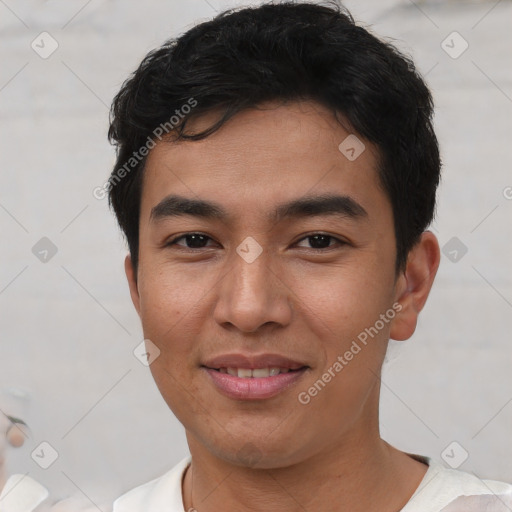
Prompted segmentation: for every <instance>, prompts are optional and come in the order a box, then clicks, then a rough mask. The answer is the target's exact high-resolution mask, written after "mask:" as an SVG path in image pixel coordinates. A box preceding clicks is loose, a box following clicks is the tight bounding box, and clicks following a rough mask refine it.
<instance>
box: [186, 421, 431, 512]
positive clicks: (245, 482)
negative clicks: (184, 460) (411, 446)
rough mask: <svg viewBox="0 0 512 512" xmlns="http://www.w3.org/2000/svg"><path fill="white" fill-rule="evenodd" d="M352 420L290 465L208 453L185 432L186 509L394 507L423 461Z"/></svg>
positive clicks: (385, 510) (362, 510)
mask: <svg viewBox="0 0 512 512" xmlns="http://www.w3.org/2000/svg"><path fill="white" fill-rule="evenodd" d="M361 432H364V430H361V429H360V428H358V426H354V428H353V429H352V432H350V433H347V434H346V435H344V436H343V438H342V439H340V440H338V442H337V443H336V444H335V445H333V444H330V445H329V446H328V447H327V448H326V449H325V450H323V451H322V452H321V453H320V452H319V453H316V454H315V455H313V456H311V457H309V458H307V459H304V460H302V461H300V462H298V463H295V464H293V465H288V466H285V467H279V468H272V469H254V468H248V467H241V466H238V465H234V464H232V463H230V462H228V461H226V460H225V459H221V458H219V457H217V456H215V455H213V454H212V453H210V452H209V451H208V450H207V449H206V448H205V447H204V445H202V444H201V443H199V442H198V441H197V440H196V439H195V438H194V437H193V436H192V435H191V434H190V433H188V432H187V439H188V442H189V448H190V452H191V456H192V463H191V465H190V467H189V469H188V470H187V472H186V474H185V478H184V480H183V502H184V505H185V510H186V511H189V510H191V509H192V510H196V509H197V510H200V511H201V512H213V511H218V510H223V511H225V512H235V511H236V512H260V511H261V512H263V511H268V510H280V511H281V512H303V511H304V510H336V512H348V511H350V512H374V511H375V512H377V511H378V512H397V511H399V510H401V509H402V508H403V507H404V506H405V504H406V503H407V501H409V499H410V497H411V496H412V494H413V493H414V491H415V490H416V489H417V487H418V486H419V484H420V482H421V480H422V478H423V476H424V475H425V473H426V471H427V466H426V465H424V464H422V463H421V462H418V461H416V460H415V459H413V458H411V457H409V456H408V455H406V454H405V453H403V452H400V451H399V450H397V449H395V448H393V447H392V446H390V445H389V444H388V443H386V442H385V441H383V440H382V439H381V438H380V436H379V435H378V427H377V435H371V436H370V437H368V436H367V435H364V434H361Z"/></svg>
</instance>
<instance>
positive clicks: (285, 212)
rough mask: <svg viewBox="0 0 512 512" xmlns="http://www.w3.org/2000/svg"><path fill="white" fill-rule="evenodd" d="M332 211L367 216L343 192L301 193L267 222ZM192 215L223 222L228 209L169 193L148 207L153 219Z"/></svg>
mask: <svg viewBox="0 0 512 512" xmlns="http://www.w3.org/2000/svg"><path fill="white" fill-rule="evenodd" d="M327 215H333V216H338V217H343V218H347V217H348V218H350V219H354V220H358V219H363V218H367V217H368V212H367V211H366V210H365V209H364V208H363V207H362V206H361V205H360V204H359V203H358V202H356V201H355V200H354V199H352V198H351V197H349V196H344V195H332V194H323V195H317V196H304V197H300V198H298V199H294V200H292V201H289V202H286V203H282V204H280V205H278V206H277V207H276V209H275V210H274V211H272V212H270V213H269V214H268V215H267V219H268V220H269V221H270V222H275V223H278V222H280V221H282V220H284V219H290V218H293V219H297V218H307V217H317V216H327ZM182 216H192V217H199V218H202V219H212V220H213V219H214V220H220V221H223V222H227V221H228V220H230V219H231V216H230V215H229V214H228V212H227V211H226V210H225V209H224V208H223V207H222V206H221V205H220V204H218V203H215V202H211V201H205V200H203V199H191V198H187V197H183V196H179V195H169V196H167V197H165V198H164V199H162V201H160V202H159V203H158V204H157V205H156V206H154V207H153V208H152V209H151V215H150V220H151V221H154V222H157V221H160V220H163V219H166V218H169V217H182Z"/></svg>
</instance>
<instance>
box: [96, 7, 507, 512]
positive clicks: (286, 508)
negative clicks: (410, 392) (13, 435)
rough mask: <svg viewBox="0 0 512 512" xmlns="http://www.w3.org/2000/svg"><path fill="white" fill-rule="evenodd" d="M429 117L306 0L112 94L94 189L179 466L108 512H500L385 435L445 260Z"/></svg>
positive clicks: (381, 60) (357, 34) (452, 474)
mask: <svg viewBox="0 0 512 512" xmlns="http://www.w3.org/2000/svg"><path fill="white" fill-rule="evenodd" d="M432 113H433V105H432V99H431V95H430V92H429V90H428V88H427V87H426V85H425V84H424V82H423V80H422V79H421V77H420V76H419V75H418V74H417V72H416V71H415V68H414V66H413V64H412V62H411V61H410V60H408V59H407V58H406V57H404V56H403V55H401V54H400V53H399V52H398V51H397V50H396V49H395V48H393V47H392V46H390V45H388V44H385V43H383V42H381V41H379V40H378V39H377V38H375V37H374V36H373V35H371V34H370V33H368V32H367V31H366V30H364V29H362V28H360V27H357V26H356V25H355V24H354V22H353V20H352V19H351V17H350V15H349V14H348V13H347V12H346V11H343V10H342V9H339V8H336V7H335V6H330V7H326V6H320V5H314V4H307V3H303V4H300V3H299V4H297V3H280V4H277V5H271V4H268V5H263V6H261V7H258V8H247V9H242V10H238V11H233V12H229V13H224V14H222V15H220V16H217V17H216V18H215V19H214V20H212V21H210V22H207V23H202V24H200V25H198V26H196V27H194V28H192V29H191V30H189V31H188V32H187V33H185V34H184V35H183V36H181V37H180V38H178V39H177V40H172V41H169V42H168V43H166V44H165V45H163V46H162V47H161V48H159V49H157V50H155V51H153V52H151V53H150V54H149V55H148V56H147V57H146V58H145V59H144V60H143V62H142V63H141V65H140V67H139V68H138V70H137V71H136V72H135V73H134V74H133V76H132V77H130V79H129V80H127V81H126V82H125V84H124V85H123V87H122V89H121V91H120V92H119V94H118V95H117V97H116V98H115V100H114V103H113V108H112V121H111V126H110V137H111V140H112V141H114V142H115V143H116V145H117V149H118V153H117V162H116V165H115V167H114V170H113V171H112V174H111V176H110V178H109V181H108V182H107V186H106V189H105V190H106V191H108V192H109V197H110V202H111V205H112V207H113V209H114V211H115V214H116V216H117V219H118V221H119V224H120V226H121V228H122V230H123V232H124V233H125V235H126V238H127V241H128V245H129V250H130V254H129V256H127V258H126V262H125V268H126V275H127V278H128V282H129V285H130V293H131V297H132V300H133V303H134V306H135V308H136V310H137V312H138V314H139V315H140V318H141V322H142V327H143V331H144V337H145V339H146V347H147V356H148V360H149V362H150V369H151V371H152V374H153V376H154V378H155V382H156V384H157V385H158V387H159V390H160V392H161V393H162V396H163V397H164V399H165V400H166V402H167V404H168V405H169V407H170V408H171V410H172V411H173V413H174V414H175V415H176V416H177V418H178V419H179V420H180V422H181V423H182V424H183V426H184V427H185V430H186V436H187V441H188V445H189V449H190V453H191V456H190V457H187V458H186V459H184V460H183V461H181V462H180V463H179V464H178V465H177V466H175V467H174V468H173V469H171V470H170V471H169V472H168V473H166V474H165V475H163V476H162V477H160V478H158V479H156V480H153V481H151V482H148V483H146V484H144V485H142V486H140V487H137V488H135V489H133V490H132V491H129V492H128V493H126V494H125V495H123V496H121V497H120V498H119V499H117V500H116V502H115V503H114V512H143V511H144V512H163V511H169V512H183V511H189V512H190V511H195V510H197V511H199V512H211V511H216V512H217V511H220V510H222V511H226V512H232V511H237V512H240V511H242V512H243V511H260V510H265V511H268V510H279V511H283V512H292V511H293V512H295V511H313V510H315V511H321V512H324V511H326V512H327V511H336V512H348V511H350V512H363V511H364V512H374V511H379V512H397V511H402V512H413V511H414V512H426V511H440V510H445V512H448V511H450V512H456V511H458V510H464V511H466V512H467V511H469V510H482V509H483V507H488V508H487V510H493V511H499V510H507V508H504V507H509V508H510V506H511V505H512V486H510V485H508V484H505V483H501V482H495V481H481V480H479V479H478V478H477V477H475V476H473V475H469V474H466V473H463V472H459V471H454V470H447V469H445V468H444V467H443V466H442V465H440V464H439V463H438V462H436V461H434V460H431V459H429V458H427V457H422V456H419V455H414V454H407V453H404V452H402V451H400V450H398V449H397V448H395V447H393V446H390V445H389V444H388V443H386V442H385V441H384V440H382V439H381V437H380V434H379V392H380V374H381V367H382V364H383V361H384V357H385V354H386V349H387V343H388V340H389V339H390V338H392V339H395V340H406V339H408V338H409V337H410V336H411V335H412V334H413V333H414V331H415V328H416V323H417V319H418V315H419V313H420V311H421V310H422V308H423V306H424V305H425V302H426V300H427V297H428V294H429V292H430V289H431V286H432V283H433V281H434V277H435V275H436V271H437V268H438V265H439V260H440V251H439V245H438V242H437V240H436V237H435V236H434V235H433V234H432V233H431V232H429V231H426V229H427V228H428V226H429V224H430V222H431V221H432V218H433V215H434V210H435V197H436V188H437V185H438V183H439V174H440V167H441V163H440V158H439V151H438V145H437V140H436V137H435V134H434V131H433V127H432ZM135 463H136V461H135ZM446 507H449V508H446ZM509 508H508V509H509Z"/></svg>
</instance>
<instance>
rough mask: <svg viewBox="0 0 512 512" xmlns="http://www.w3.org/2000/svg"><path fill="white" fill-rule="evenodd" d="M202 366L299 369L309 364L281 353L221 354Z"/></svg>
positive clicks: (216, 367)
mask: <svg viewBox="0 0 512 512" xmlns="http://www.w3.org/2000/svg"><path fill="white" fill-rule="evenodd" d="M202 366H205V367H206V368H213V369H216V370H218V369H219V368H245V369H250V370H254V369H255V368H270V367H272V366H274V367H279V368H288V369H289V370H298V369H299V368H302V367H303V366H307V364H306V363H304V362H301V361H297V360H293V359H290V358H289V357H286V356H282V355H280V354H221V355H218V356H215V357H213V358H211V359H208V360H206V361H205V362H204V363H203V364H202ZM264 378H265V377H264Z"/></svg>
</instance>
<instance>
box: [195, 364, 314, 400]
mask: <svg viewBox="0 0 512 512" xmlns="http://www.w3.org/2000/svg"><path fill="white" fill-rule="evenodd" d="M202 369H203V370H205V371H206V373H207V374H208V376H209V377H210V379H211V381H212V382H213V384H214V385H215V387H216V388H217V390H218V391H220V392H221V393H222V394H223V395H225V396H227V397H228V398H232V399H234V400H265V399H267V398H272V397H274V396H276V395H278V394H279V393H281V392H283V391H284V390H285V389H288V388H289V387H290V386H292V385H293V384H295V383H297V381H298V380H299V379H300V378H301V377H302V376H303V375H304V373H305V372H306V370H307V367H303V368H301V369H300V370H295V371H289V372H288V373H280V374H279V375H274V376H273V377H257V378H254V377H250V378H242V377H235V376H234V375H229V374H228V373H220V372H219V371H218V370H214V369H212V368H206V367H202Z"/></svg>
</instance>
